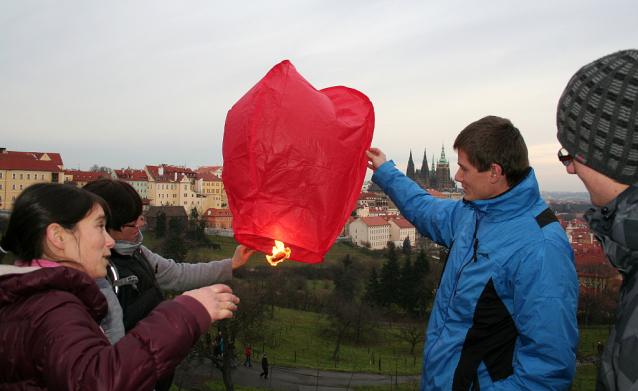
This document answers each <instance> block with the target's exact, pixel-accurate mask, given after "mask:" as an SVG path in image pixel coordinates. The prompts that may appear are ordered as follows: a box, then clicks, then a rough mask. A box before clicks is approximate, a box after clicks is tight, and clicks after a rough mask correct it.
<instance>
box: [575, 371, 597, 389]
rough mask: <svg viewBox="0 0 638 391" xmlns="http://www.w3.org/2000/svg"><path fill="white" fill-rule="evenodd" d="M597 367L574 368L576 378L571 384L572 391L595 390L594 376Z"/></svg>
mask: <svg viewBox="0 0 638 391" xmlns="http://www.w3.org/2000/svg"><path fill="white" fill-rule="evenodd" d="M597 374H598V365H584V366H582V367H576V377H575V378H574V381H573V383H572V388H571V390H572V391H594V390H596V375H597Z"/></svg>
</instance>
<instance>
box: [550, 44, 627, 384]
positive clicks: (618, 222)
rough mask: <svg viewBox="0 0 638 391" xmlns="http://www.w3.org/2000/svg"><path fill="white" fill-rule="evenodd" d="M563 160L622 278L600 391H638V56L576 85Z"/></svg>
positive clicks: (565, 108)
mask: <svg viewBox="0 0 638 391" xmlns="http://www.w3.org/2000/svg"><path fill="white" fill-rule="evenodd" d="M556 124H557V127H558V140H559V141H560V143H561V145H562V147H563V148H562V149H561V150H560V151H559V152H558V158H559V160H560V161H561V162H562V163H563V164H564V165H565V167H566V169H567V172H568V173H569V174H576V175H578V177H579V178H580V179H581V180H582V181H583V183H584V184H585V187H586V188H587V191H588V192H589V194H590V197H591V202H592V204H594V206H595V208H593V209H590V210H589V211H588V212H587V213H586V214H585V218H586V219H587V222H588V223H589V228H590V229H591V231H592V232H593V233H594V234H595V235H596V238H597V239H598V241H599V242H600V243H601V244H602V246H603V250H604V251H605V255H606V256H607V259H608V260H609V263H610V264H611V265H612V266H613V267H614V268H616V269H618V271H619V272H620V273H621V274H622V276H623V282H622V285H621V287H620V302H619V306H618V313H617V320H616V325H615V326H614V330H613V332H612V333H611V335H610V337H609V342H608V343H607V347H606V348H605V349H604V351H603V355H602V358H601V364H600V369H599V372H598V379H597V383H596V390H599V391H600V390H614V391H624V390H627V391H628V390H638V359H637V357H638V280H637V278H636V273H637V271H638V50H633V49H632V50H624V51H619V52H616V53H613V54H609V55H607V56H604V57H602V58H599V59H598V60H596V61H594V62H592V63H590V64H587V65H585V66H584V67H582V68H581V69H580V70H579V71H578V72H576V74H575V75H574V76H573V77H572V78H571V80H570V81H569V83H568V84H567V87H566V88H565V91H563V94H562V96H561V97H560V100H559V102H558V112H557V116H556Z"/></svg>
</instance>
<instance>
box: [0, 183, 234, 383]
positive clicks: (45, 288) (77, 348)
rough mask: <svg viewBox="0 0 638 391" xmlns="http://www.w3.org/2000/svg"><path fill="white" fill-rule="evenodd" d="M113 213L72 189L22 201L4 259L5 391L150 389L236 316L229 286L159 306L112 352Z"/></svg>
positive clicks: (53, 188) (45, 188) (40, 190)
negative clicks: (104, 287)
mask: <svg viewBox="0 0 638 391" xmlns="http://www.w3.org/2000/svg"><path fill="white" fill-rule="evenodd" d="M108 215H109V210H108V206H107V205H106V203H105V202H104V200H102V199H101V198H99V197H98V196H96V195H94V194H91V193H89V192H88V191H85V190H82V189H78V188H75V187H72V186H68V185H63V184H54V183H39V184H35V185H32V186H30V187H29V188H27V189H26V190H25V191H24V192H22V194H21V195H20V196H19V197H18V199H17V200H16V203H15V207H14V210H13V213H12V215H11V218H10V220H9V226H8V228H7V232H6V234H5V235H4V236H3V237H2V240H1V241H0V245H1V247H0V251H1V252H0V259H1V258H2V257H3V256H4V254H5V253H6V252H8V251H11V252H13V253H14V254H15V255H16V256H17V258H18V259H19V261H18V262H17V263H16V265H17V267H16V266H8V265H2V266H0V341H2V342H1V343H0V368H2V371H0V389H8V390H9V389H16V390H17V389H33V390H39V389H42V390H46V389H56V390H115V389H117V390H152V389H153V388H154V386H155V382H156V381H157V379H162V378H163V377H165V376H166V375H167V374H168V373H170V372H171V371H172V370H173V369H174V368H175V367H176V366H177V364H179V362H180V361H181V360H182V359H183V358H184V357H185V356H186V355H187V354H188V352H189V350H190V347H191V346H192V345H193V344H195V343H196V342H197V341H198V339H199V336H200V335H201V334H203V333H204V332H205V331H207V330H208V329H209V327H210V324H211V322H212V321H216V320H219V319H224V318H230V317H232V314H233V311H234V310H236V308H237V306H236V304H238V303H239V299H238V298H237V297H236V296H234V295H233V294H232V291H231V290H230V288H229V287H227V286H225V285H213V286H210V287H205V288H200V289H196V290H192V291H189V292H186V293H184V294H183V295H181V296H178V297H177V298H175V299H174V300H172V301H166V302H163V303H161V304H160V305H159V306H157V308H156V309H155V310H154V311H153V312H151V314H150V315H149V316H148V317H147V318H145V319H144V320H143V321H141V322H140V323H139V324H138V325H137V326H136V327H134V328H133V329H132V330H131V331H130V332H129V333H128V334H126V336H125V337H124V338H122V339H121V340H120V341H119V342H118V343H116V344H115V345H114V346H112V345H111V344H110V343H109V340H108V339H107V338H106V336H105V335H104V333H103V331H102V330H101V329H100V326H99V323H100V320H101V319H102V318H103V317H104V316H105V315H106V313H107V309H108V308H107V302H106V299H105V297H104V295H102V293H100V289H99V287H98V286H97V284H96V283H95V279H96V278H100V277H104V276H105V275H106V266H107V265H108V260H107V257H108V256H109V255H110V248H112V247H113V245H114V242H113V239H112V238H111V237H110V236H109V235H108V233H107V232H106V231H105V226H106V222H107V219H108Z"/></svg>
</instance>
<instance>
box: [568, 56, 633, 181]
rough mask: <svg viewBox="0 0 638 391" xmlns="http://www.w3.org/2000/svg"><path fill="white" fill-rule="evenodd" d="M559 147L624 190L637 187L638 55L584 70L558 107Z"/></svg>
mask: <svg viewBox="0 0 638 391" xmlns="http://www.w3.org/2000/svg"><path fill="white" fill-rule="evenodd" d="M556 124H557V126H558V141H560V143H561V144H562V145H563V148H565V149H566V150H567V151H568V152H569V154H570V155H572V156H573V157H574V159H576V160H577V161H579V162H580V163H582V164H584V165H586V166H588V167H590V168H593V169H594V170H596V171H598V172H600V173H602V174H604V175H606V176H608V177H610V178H612V179H614V180H616V181H618V182H620V183H624V184H627V185H631V184H633V183H635V182H638V50H624V51H620V52H616V53H613V54H610V55H607V56H605V57H602V58H600V59H598V60H596V61H594V62H592V63H590V64H587V65H585V66H584V67H582V68H581V69H580V70H579V71H578V72H576V74H575V75H574V76H573V77H572V79H571V80H570V81H569V83H568V84H567V87H566V88H565V91H563V95H562V96H561V97H560V100H559V102H558V114H557V115H556Z"/></svg>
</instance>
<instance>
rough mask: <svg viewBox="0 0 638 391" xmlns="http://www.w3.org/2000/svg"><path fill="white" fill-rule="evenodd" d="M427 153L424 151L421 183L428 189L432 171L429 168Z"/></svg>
mask: <svg viewBox="0 0 638 391" xmlns="http://www.w3.org/2000/svg"><path fill="white" fill-rule="evenodd" d="M426 154H427V151H426V150H425V149H424V150H423V163H421V183H423V185H424V186H425V187H426V188H427V187H429V186H430V169H429V168H428V158H427V156H426Z"/></svg>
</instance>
